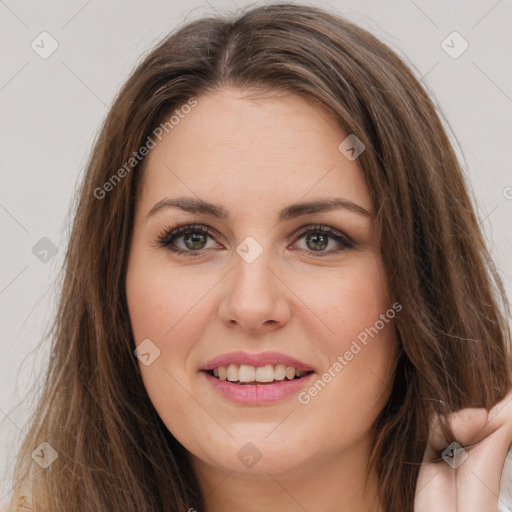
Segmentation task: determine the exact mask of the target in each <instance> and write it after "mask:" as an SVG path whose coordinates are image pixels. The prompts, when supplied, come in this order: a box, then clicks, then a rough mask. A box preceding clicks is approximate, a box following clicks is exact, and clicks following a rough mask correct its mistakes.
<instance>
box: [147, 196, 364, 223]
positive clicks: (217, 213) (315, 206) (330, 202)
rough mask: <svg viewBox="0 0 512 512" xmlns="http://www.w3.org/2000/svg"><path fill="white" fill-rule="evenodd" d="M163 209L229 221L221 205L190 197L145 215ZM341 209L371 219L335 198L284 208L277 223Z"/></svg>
mask: <svg viewBox="0 0 512 512" xmlns="http://www.w3.org/2000/svg"><path fill="white" fill-rule="evenodd" d="M164 208H179V209H181V210H184V211H186V212H191V213H203V214H206V215H211V216H213V217H216V218H218V219H229V212H228V211H227V210H226V209H225V208H224V207H223V206H221V205H218V204H213V203H208V202H206V201H203V200H202V199H195V198H192V197H177V198H174V199H170V198H168V197H166V198H164V199H162V200H161V201H158V203H156V204H155V205H154V206H153V208H151V210H150V211H149V213H148V214H147V217H151V216H152V215H155V214H156V212H158V211H160V210H162V209H164ZM339 208H342V209H344V210H347V211H350V212H354V213H358V214H360V215H364V216H367V217H371V215H372V214H371V213H370V212H369V211H368V210H367V209H366V208H363V207H362V206H360V205H358V204H356V203H354V202H352V201H349V200H348V199H341V198H337V197H332V198H327V199H320V200H317V201H309V202H302V203H294V204H291V205H290V206H287V207H286V208H283V209H282V210H281V211H280V212H279V215H278V221H279V222H283V221H287V220H290V219H294V218H296V217H301V216H303V215H311V214H313V213H318V212H325V211H329V210H334V209H339Z"/></svg>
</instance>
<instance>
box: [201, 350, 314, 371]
mask: <svg viewBox="0 0 512 512" xmlns="http://www.w3.org/2000/svg"><path fill="white" fill-rule="evenodd" d="M230 364H246V365H249V366H265V365H267V364H271V365H278V364H284V365H285V366H293V367H294V368H295V369H296V370H303V371H308V370H313V368H311V366H309V365H307V364H306V363H303V362H302V361H299V360H298V359H295V358H294V357H291V356H287V355H286V354H281V353H280V352H260V353H259V354H250V353H249V352H243V351H238V352H230V353H228V354H222V355H220V356H217V357H214V358H213V359H210V361H208V362H207V363H206V364H205V365H203V366H202V367H201V370H205V371H206V370H213V369H214V368H218V367H219V366H228V365H230Z"/></svg>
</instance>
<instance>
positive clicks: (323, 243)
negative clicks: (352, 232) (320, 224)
mask: <svg viewBox="0 0 512 512" xmlns="http://www.w3.org/2000/svg"><path fill="white" fill-rule="evenodd" d="M327 240H328V236H327V235H322V234H319V233H313V234H309V235H307V236H306V243H307V244H308V247H310V249H312V250H313V251H320V250H322V249H325V248H326V247H327ZM311 241H312V242H313V244H317V246H316V247H311V246H310V244H309V242H311ZM318 245H320V247H318Z"/></svg>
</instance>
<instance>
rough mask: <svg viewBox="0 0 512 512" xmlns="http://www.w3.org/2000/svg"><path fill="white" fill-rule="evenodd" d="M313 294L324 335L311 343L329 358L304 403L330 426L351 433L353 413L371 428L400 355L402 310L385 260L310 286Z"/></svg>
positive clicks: (313, 334) (362, 263)
mask: <svg viewBox="0 0 512 512" xmlns="http://www.w3.org/2000/svg"><path fill="white" fill-rule="evenodd" d="M308 290H309V292H308V293H307V294H306V290H305V289H304V290H303V293H304V294H305V295H304V297H307V299H306V300H305V302H307V304H308V306H311V309H314V311H315V314H316V316H317V317H318V319H319V320H320V321H321V322H320V323H318V322H317V326H319V328H320V329H321V332H322V333H324V334H323V335H319V332H320V331H318V330H317V331H315V330H314V329H310V330H309V332H308V338H309V339H311V340H315V342H316V343H315V345H317V348H320V349H321V350H322V352H323V353H324V354H325V356H326V357H325V360H324V373H323V374H322V375H320V378H319V379H318V380H317V381H315V383H313V384H314V385H312V386H311V387H310V388H309V389H306V390H305V394H303V395H302V397H301V403H303V404H304V405H305V406H306V407H311V408H312V409H311V411H313V410H315V412H314V413H313V414H319V415H321V416H322V417H324V416H327V417H328V419H327V418H326V423H327V424H331V425H345V427H346V428H349V425H350V423H351V422H347V412H348V411H352V412H351V413H350V414H351V416H353V419H354V423H353V426H354V427H356V426H357V428H358V429H359V428H360V427H361V428H362V427H363V425H365V426H366V427H367V428H369V427H370V425H371V423H372V421H374V419H375V417H376V415H377V414H378V413H379V412H380V410H381V409H382V407H383V406H384V405H385V403H386V401H387V398H388V396H389V393H390V391H391V383H392V378H393V374H394V370H395V364H396V360H397V356H398V346H397V340H396V334H395V328H394V318H395V316H396V315H398V314H399V310H400V309H401V307H400V305H398V304H396V305H395V307H393V300H392V298H390V297H389V294H388V290H387V282H386V279H385V273H384V269H383V268H382V266H381V263H380V260H379V259H377V258H373V257H370V256H368V258H365V259H360V260H358V262H357V264H354V265H350V266H346V267H345V268H344V269H343V270H342V271H341V270H340V272H339V273H337V274H336V275H333V274H331V275H329V279H327V278H326V279H325V282H322V280H320V281H316V282H315V283H314V285H312V286H311V283H310V286H309V288H308ZM307 325H308V324H306V329H307V328H308V327H307ZM309 325H311V324H309ZM319 381H320V382H319ZM333 404H336V407H333ZM356 411H357V414H356V413H355V412H356ZM363 430H364V429H363ZM347 434H348V432H347Z"/></svg>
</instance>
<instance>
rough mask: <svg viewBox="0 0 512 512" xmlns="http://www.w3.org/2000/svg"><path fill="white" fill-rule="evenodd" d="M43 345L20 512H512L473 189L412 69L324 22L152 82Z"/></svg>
mask: <svg viewBox="0 0 512 512" xmlns="http://www.w3.org/2000/svg"><path fill="white" fill-rule="evenodd" d="M54 327H55V329H54V333H55V342H54V345H53V354H52V358H51V365H50V368H49V370H48V373H47V378H46V382H45V386H44V389H43V394H42V396H41V399H40V405H39V408H38V409H37V411H36V412H35V417H34V422H33V427H32V429H31V431H30V432H29V434H28V436H27V439H26V442H25V443H24V445H23V447H22V450H21V452H20V458H19V463H18V467H17V468H16V482H17V484H18V485H17V487H16V489H15V496H14V498H13V504H12V505H11V506H12V508H13V509H15V510H21V509H22V508H21V507H22V502H23V495H27V496H28V500H29V502H30V503H31V505H29V507H30V508H33V509H34V510H37V511H50V510H66V511H81V510H109V511H114V510H119V511H127V510H137V511H139V512H140V511H155V510H162V511H178V510H179V511H189V512H190V511H193V510H197V511H203V510H204V511H207V512H217V511H223V510H227V509H228V508H230V509H233V510H244V511H256V510H258V511H260V510H265V511H274V510H279V511H292V510H308V511H310V512H313V511H355V510H361V511H363V510H364V511H370V510H371V511H381V512H391V511H409V510H415V511H416V512H423V511H434V510H436V511H437V510H446V511H448V510H450V511H451V510H454V511H455V510H464V511H477V510H478V511H483V510H497V509H498V506H500V507H503V506H504V504H503V502H501V503H500V502H499V497H498V495H499V492H500V476H501V473H502V470H503V467H504V463H505V457H506V454H507V450H508V447H509V445H510V443H511V442H512V410H511V409H512V405H511V403H510V401H511V399H512V395H511V394H510V390H511V374H510V368H511V366H510V361H511V360H510V331H509V327H508V304H507V300H506V297H505V295H504V293H503V288H502V286H501V283H500V280H499V277H498V275H497V274H496V272H495V270H494V268H493V265H492V261H491V259H490V257H489V254H488V252H487V250H486V248H485V246H484V243H483V240H482V236H481V233H480V230H479V226H478V221H477V219H476V217H475V214H474V210H473V206H472V204H471V201H470V199H469V196H468V192H467V189H466V185H465V182H464V179H463V176H462V172H461V169H460V166H459V163H458V162H457V159H456V157H455V155H454V152H453V150H452V148H451V146H450V143H449V141H448V138H447V136H446V134H445V132H444V131H443V128H442V124H441V122H440V120H439V117H438V114H437V113H436V111H435V108H434V106H433V104H432V102H431V100H430V99H429V97H428V95H427V94H426V92H425V91H424V90H423V89H422V87H421V86H420V84H419V83H418V81H417V80H416V79H415V78H414V77H413V76H412V74H411V72H410V71H409V70H408V69H407V68H406V66H405V65H404V64H403V63H402V62H401V60H400V59H399V58H398V57H397V56H396V55H395V54H394V53H393V52H392V51H391V50H390V49H389V48H387V47H386V46H385V45H383V44H382V43H381V42H379V41H378V40H376V39H375V37H373V36H372V35H370V34H369V33H368V32H366V31H364V30H362V29H360V28H358V27H357V26H355V25H353V24H351V23H349V22H348V21H346V20H344V19H342V18H339V17H336V16H333V15H331V14H328V13H326V12H324V11H322V10H320V9H317V8H313V7H303V6H293V5H284V4H283V5H272V6H266V7H259V8H254V9H251V10H249V11H247V12H246V13H244V14H242V15H241V16H239V17H238V18H236V19H234V20H224V19H217V18H209V19H203V20H199V21H196V22H193V23H190V24H188V25H186V26H184V27H183V28H181V29H180V30H179V31H178V32H176V33H175V34H172V35H171V36H169V37H168V38H166V39H165V40H164V41H163V42H162V43H161V44H160V45H159V46H158V47H157V48H155V49H154V50H153V51H152V52H151V53H150V54H149V55H148V56H147V57H146V58H145V59H144V61H143V62H142V63H141V64H140V65H139V66H138V68H137V69H136V70H135V72H134V73H133V74H132V76H131V77H130V79H129V80H128V81H127V83H126V84H125V86H124V87H123V89H122V90H121V92H120V94H119V96H118V98H117V100H116V101H115V103H114V105H113V107H112V108H111V111H110V113H109V115H108V117H107V119H106V121H105V123H104V126H103V127H102V130H101V132H100V135H99V137H98V140H97V142H96V145H95V147H94V150H93V153H92V155H91V159H90V162H89V166H88V168H87V171H86V175H85V178H84V181H83V185H82V189H81V191H80V197H79V203H78V206H77V211H76V217H75V222H74V226H73V231H72V234H71V238H70V242H69V249H68V252H67V255H66V266H65V276H64V284H63V291H62V297H61V302H60V309H59V312H58V316H57V318H56V320H55V325H54ZM43 442H45V443H47V444H43V445H41V443H43ZM31 454H32V457H30V455H31ZM38 457H39V458H40V459H41V460H40V461H39V463H37V464H34V463H33V462H34V461H36V462H37V460H36V459H37V458H38ZM502 491H503V489H502Z"/></svg>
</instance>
